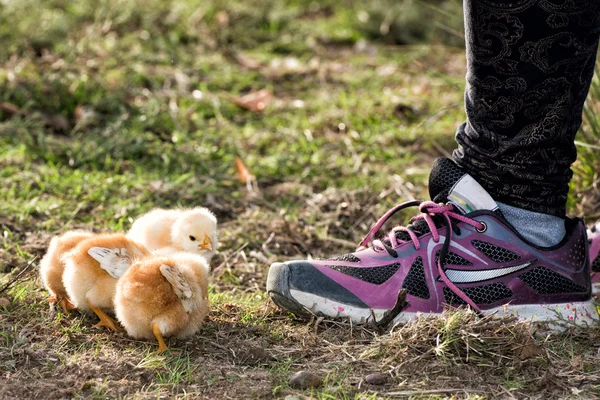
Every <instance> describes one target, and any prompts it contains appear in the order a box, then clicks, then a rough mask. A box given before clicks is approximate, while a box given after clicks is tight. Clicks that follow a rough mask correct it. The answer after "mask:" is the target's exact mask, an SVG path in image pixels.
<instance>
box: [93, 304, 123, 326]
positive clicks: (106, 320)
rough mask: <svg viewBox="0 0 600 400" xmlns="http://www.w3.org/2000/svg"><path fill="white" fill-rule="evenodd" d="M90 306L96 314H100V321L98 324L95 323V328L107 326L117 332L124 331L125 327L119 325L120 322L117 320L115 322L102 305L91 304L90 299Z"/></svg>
mask: <svg viewBox="0 0 600 400" xmlns="http://www.w3.org/2000/svg"><path fill="white" fill-rule="evenodd" d="M88 306H89V307H90V309H91V310H92V311H93V312H95V313H96V315H97V316H98V318H100V322H98V323H97V324H96V325H94V326H93V327H94V328H100V327H103V326H104V327H106V328H108V329H110V330H111V331H115V332H122V331H123V328H121V326H119V324H118V323H117V322H115V320H114V319H112V318H111V317H110V316H109V315H108V314H106V313H105V312H104V311H103V310H102V309H101V308H100V307H96V306H94V305H92V304H90V302H89V301H88Z"/></svg>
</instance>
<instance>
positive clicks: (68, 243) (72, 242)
mask: <svg viewBox="0 0 600 400" xmlns="http://www.w3.org/2000/svg"><path fill="white" fill-rule="evenodd" d="M92 235H93V234H92V233H91V232H85V231H68V232H65V233H64V234H62V235H60V236H55V237H54V238H52V240H51V241H50V245H49V246H48V251H47V252H46V254H45V255H44V257H43V258H42V260H41V261H40V278H41V279H42V282H43V284H44V286H45V287H46V290H48V293H50V296H51V297H50V301H51V302H57V303H58V304H59V305H60V306H61V307H62V309H63V311H64V312H65V313H66V314H69V309H72V308H73V305H72V304H71V302H70V301H69V296H68V294H67V291H66V289H65V286H64V285H63V272H64V271H65V264H64V263H63V260H62V258H63V256H64V255H65V254H66V253H68V252H69V251H71V250H72V249H73V248H74V247H75V246H76V245H77V243H79V242H81V241H82V240H84V239H87V238H90V237H92Z"/></svg>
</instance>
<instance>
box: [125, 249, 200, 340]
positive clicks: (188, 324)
mask: <svg viewBox="0 0 600 400" xmlns="http://www.w3.org/2000/svg"><path fill="white" fill-rule="evenodd" d="M208 279H209V267H208V263H207V261H206V259H205V258H204V257H203V256H199V255H197V254H193V253H183V252H181V253H174V254H171V255H169V256H151V257H147V258H145V259H143V260H141V261H139V262H137V263H136V264H134V265H133V266H132V267H131V268H129V269H128V270H127V272H125V274H124V275H123V276H122V277H121V279H119V282H118V283H117V293H116V296H115V313H116V315H117V319H118V320H119V321H120V322H121V324H122V325H123V326H124V327H125V330H126V331H127V333H128V334H129V335H130V336H132V337H134V338H136V339H141V338H146V339H152V338H156V340H157V341H158V344H159V347H158V352H162V351H164V350H166V349H167V345H166V344H165V341H164V339H163V337H165V336H175V337H177V338H179V339H183V338H186V337H189V336H191V335H193V334H194V333H196V332H197V331H198V329H200V327H201V326H202V323H203V322H204V319H205V318H206V315H207V314H208Z"/></svg>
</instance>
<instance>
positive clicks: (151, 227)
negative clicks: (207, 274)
mask: <svg viewBox="0 0 600 400" xmlns="http://www.w3.org/2000/svg"><path fill="white" fill-rule="evenodd" d="M127 236H128V237H129V238H131V239H133V240H135V241H137V242H139V243H142V244H143V245H144V246H146V247H147V248H148V249H149V250H150V251H154V250H158V249H161V248H164V247H169V248H173V249H175V250H178V251H187V252H191V253H196V254H200V255H202V256H204V257H205V258H206V259H207V260H210V258H211V257H212V256H213V255H214V254H215V250H216V247H217V218H216V217H215V215H214V214H213V213H212V212H211V211H210V210H209V209H207V208H204V207H197V208H193V209H188V210H163V209H156V210H152V211H150V212H148V213H147V214H144V215H142V216H141V217H140V218H138V219H137V220H136V221H135V222H134V223H133V226H132V227H131V229H130V230H129V232H128V233H127Z"/></svg>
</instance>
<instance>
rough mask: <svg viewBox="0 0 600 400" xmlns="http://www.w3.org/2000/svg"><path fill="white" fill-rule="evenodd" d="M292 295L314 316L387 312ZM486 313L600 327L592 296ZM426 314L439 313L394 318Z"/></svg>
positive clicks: (368, 317)
mask: <svg viewBox="0 0 600 400" xmlns="http://www.w3.org/2000/svg"><path fill="white" fill-rule="evenodd" d="M290 294H291V295H292V296H293V297H294V299H296V301H297V302H299V303H300V304H312V306H311V307H306V309H307V310H308V311H310V312H311V313H313V314H315V315H327V316H330V317H332V318H349V319H350V320H352V322H353V323H356V324H366V323H368V322H370V321H373V317H375V321H379V320H381V318H383V316H384V314H385V312H386V311H387V310H385V309H369V308H360V307H356V306H353V305H348V304H344V303H339V302H335V301H332V300H331V299H328V298H325V297H322V296H318V295H315V294H312V293H305V292H301V291H299V290H294V289H290ZM484 313H485V314H486V315H499V316H500V315H513V316H515V317H517V319H518V320H519V321H522V322H550V323H552V325H562V326H569V325H577V326H597V325H599V324H600V316H599V315H598V310H597V308H596V306H595V304H594V302H593V301H592V300H591V299H590V300H587V301H581V302H572V303H557V304H525V305H523V304H519V305H510V304H507V305H504V306H500V307H495V308H492V309H490V310H485V311H484ZM427 315H440V314H437V313H422V312H417V313H415V312H406V311H404V312H401V313H400V314H399V315H398V316H397V317H396V318H394V321H393V323H394V324H395V325H398V324H404V323H407V322H410V321H412V320H415V319H417V318H419V317H422V316H427ZM556 328H558V326H556Z"/></svg>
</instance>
